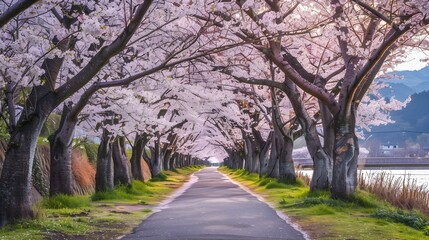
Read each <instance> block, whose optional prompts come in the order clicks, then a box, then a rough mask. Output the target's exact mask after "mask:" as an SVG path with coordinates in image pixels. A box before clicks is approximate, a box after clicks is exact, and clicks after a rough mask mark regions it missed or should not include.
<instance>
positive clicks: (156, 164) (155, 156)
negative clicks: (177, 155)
mask: <svg viewBox="0 0 429 240" xmlns="http://www.w3.org/2000/svg"><path fill="white" fill-rule="evenodd" d="M151 153H152V156H151V157H152V159H151V162H152V164H151V166H150V172H151V174H152V177H156V176H158V175H159V174H161V172H162V163H163V161H162V159H161V143H160V138H159V137H158V139H157V140H156V141H155V148H154V149H153V152H151Z"/></svg>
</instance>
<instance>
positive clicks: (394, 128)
mask: <svg viewBox="0 0 429 240" xmlns="http://www.w3.org/2000/svg"><path fill="white" fill-rule="evenodd" d="M428 104H429V91H423V92H420V93H415V94H413V95H411V102H410V103H408V104H407V106H406V107H405V108H403V109H402V110H399V111H392V112H390V115H391V117H392V119H393V120H394V121H395V123H393V124H388V125H384V126H378V127H373V128H372V131H371V133H369V134H373V135H374V137H377V138H379V139H381V140H389V138H398V139H402V140H406V139H407V138H412V139H415V138H416V137H417V136H418V135H420V134H421V133H423V132H425V133H427V132H429V107H428Z"/></svg>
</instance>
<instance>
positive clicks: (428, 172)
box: [298, 168, 429, 188]
mask: <svg viewBox="0 0 429 240" xmlns="http://www.w3.org/2000/svg"><path fill="white" fill-rule="evenodd" d="M359 171H362V172H363V173H364V174H365V175H366V174H377V173H380V172H385V173H387V174H390V175H393V176H394V177H395V178H402V179H403V178H404V177H405V178H407V179H408V178H410V179H415V180H416V181H417V185H419V186H422V185H425V186H426V188H429V187H428V186H429V169H392V168H376V169H364V170H359ZM298 172H302V173H304V174H305V175H307V176H309V177H311V175H312V174H313V170H298Z"/></svg>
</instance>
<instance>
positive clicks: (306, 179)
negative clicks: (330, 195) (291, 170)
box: [296, 171, 311, 187]
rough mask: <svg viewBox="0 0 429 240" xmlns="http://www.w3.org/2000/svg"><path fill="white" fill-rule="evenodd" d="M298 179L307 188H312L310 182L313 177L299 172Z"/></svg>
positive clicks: (297, 173)
mask: <svg viewBox="0 0 429 240" xmlns="http://www.w3.org/2000/svg"><path fill="white" fill-rule="evenodd" d="M296 178H298V179H300V180H301V181H302V182H303V183H304V184H305V186H307V187H308V186H310V182H311V177H309V176H308V175H306V174H304V173H303V172H301V171H297V172H296Z"/></svg>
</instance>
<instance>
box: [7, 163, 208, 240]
mask: <svg viewBox="0 0 429 240" xmlns="http://www.w3.org/2000/svg"><path fill="white" fill-rule="evenodd" d="M199 169H201V167H187V168H181V169H176V170H175V171H166V172H164V175H163V176H162V179H161V178H157V179H155V180H154V181H148V182H144V183H143V182H140V181H134V182H133V184H132V185H131V186H128V187H127V186H118V187H116V188H115V189H114V190H113V191H109V192H103V193H96V194H93V195H92V196H89V195H88V196H66V195H58V196H55V197H53V198H45V199H43V201H42V202H40V203H39V204H38V205H36V206H35V207H34V208H35V209H34V210H35V213H36V216H37V217H36V219H33V220H25V221H21V222H18V223H16V224H12V225H7V226H5V227H4V228H2V229H0V240H12V239H13V240H15V239H28V240H33V239H34V240H38V239H116V238H117V237H119V236H121V235H124V234H127V233H130V232H131V231H132V230H133V229H134V228H135V227H137V225H138V224H139V223H141V221H142V220H143V219H145V218H146V217H148V216H149V213H150V212H151V211H152V208H153V207H154V206H155V205H156V204H158V203H160V202H161V201H162V200H164V199H165V198H167V197H168V196H169V194H171V193H172V192H173V191H174V190H175V189H177V188H179V187H180V186H182V185H183V183H185V182H186V181H187V180H188V179H189V176H190V175H191V174H192V173H193V172H195V171H197V170H199Z"/></svg>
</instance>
